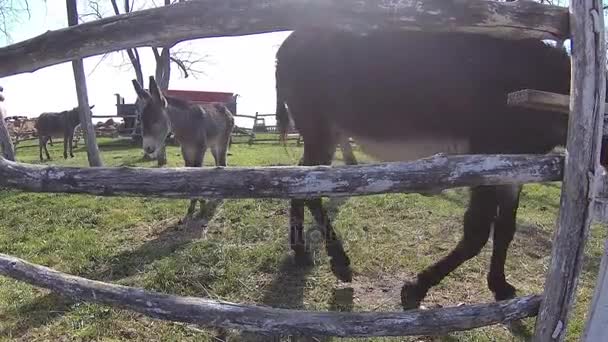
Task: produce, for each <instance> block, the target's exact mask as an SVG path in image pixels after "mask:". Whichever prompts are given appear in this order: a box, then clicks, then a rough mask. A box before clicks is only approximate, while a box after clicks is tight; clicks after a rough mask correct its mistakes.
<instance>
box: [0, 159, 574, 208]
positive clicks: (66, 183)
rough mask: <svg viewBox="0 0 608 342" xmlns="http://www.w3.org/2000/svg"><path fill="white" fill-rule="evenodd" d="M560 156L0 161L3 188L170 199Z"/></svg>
mask: <svg viewBox="0 0 608 342" xmlns="http://www.w3.org/2000/svg"><path fill="white" fill-rule="evenodd" d="M562 163H563V156H560V155H546V156H533V155H511V156H505V155H487V156H476V155H461V156H451V157H446V156H441V155H437V156H433V157H430V158H426V159H421V160H418V161H413V162H398V163H382V164H372V165H356V166H336V167H329V166H315V167H297V166H294V167H255V168H241V167H229V168H211V167H204V168H196V167H195V168H163V169H160V168H158V169H151V168H130V167H103V168H77V167H56V166H41V165H29V164H22V163H15V162H10V161H7V160H4V159H0V186H6V187H11V188H17V189H22V190H26V191H35V192H64V193H87V194H94V195H101V196H146V197H168V198H197V197H202V198H263V197H265V198H310V197H318V196H361V195H370V194H380V193H404V192H428V191H435V190H439V189H447V188H455V187H463V186H470V185H498V184H523V183H533V182H545V181H558V180H561V178H562V168H563V165H562Z"/></svg>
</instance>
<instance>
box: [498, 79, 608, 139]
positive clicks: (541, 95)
mask: <svg viewBox="0 0 608 342" xmlns="http://www.w3.org/2000/svg"><path fill="white" fill-rule="evenodd" d="M507 104H508V105H510V106H517V107H524V108H531V109H537V110H548V111H554V112H556V113H562V114H570V96H568V95H563V94H556V93H550V92H547V91H541V90H534V89H523V90H520V91H516V92H513V93H509V95H508V96H507ZM606 111H608V107H607V106H606V104H604V124H603V129H602V134H603V135H608V117H607V116H606V114H608V112H606Z"/></svg>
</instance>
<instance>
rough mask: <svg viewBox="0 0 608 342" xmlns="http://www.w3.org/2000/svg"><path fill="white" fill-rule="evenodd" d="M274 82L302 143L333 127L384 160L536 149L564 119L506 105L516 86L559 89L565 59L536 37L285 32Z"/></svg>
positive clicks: (551, 139)
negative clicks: (508, 37)
mask: <svg viewBox="0 0 608 342" xmlns="http://www.w3.org/2000/svg"><path fill="white" fill-rule="evenodd" d="M276 77H277V98H278V109H277V113H278V115H277V119H278V120H279V125H280V126H285V125H286V124H287V123H288V120H287V119H286V111H284V110H281V105H284V104H286V105H287V107H288V108H289V113H290V114H291V116H292V117H293V119H294V122H295V124H296V127H297V128H298V130H299V131H300V132H301V133H302V135H303V137H304V140H305V141H306V138H307V135H308V136H310V138H309V140H312V141H313V142H314V141H315V140H319V139H321V138H322V137H323V136H328V135H335V134H331V133H328V132H325V133H324V132H320V131H322V130H326V131H327V130H330V129H331V130H334V131H341V132H342V133H343V134H345V135H346V136H352V137H354V138H355V140H356V141H357V142H358V144H359V145H360V146H361V148H362V149H364V150H365V151H368V152H370V153H371V154H373V155H375V156H377V157H380V158H381V159H384V160H407V159H413V158H419V157H423V156H425V155H429V154H433V153H437V152H445V153H519V152H522V153H528V152H530V153H531V152H538V153H541V152H544V151H546V150H550V149H551V148H552V147H553V146H555V145H557V144H560V143H563V142H564V139H565V133H566V125H567V120H566V118H564V117H560V116H558V115H555V114H554V113H550V112H543V111H537V110H526V109H520V108H512V107H508V106H507V104H506V102H507V94H508V93H509V92H513V91H517V90H520V89H525V88H533V89H539V90H545V91H550V92H556V93H561V94H568V93H569V84H570V81H569V80H570V63H569V57H568V55H567V54H566V52H565V50H563V49H558V48H554V47H552V46H549V45H547V44H545V43H543V42H542V41H539V40H519V41H512V40H502V39H495V38H489V37H484V36H481V35H473V34H460V33H458V34H451V33H430V32H375V33H370V34H369V35H367V36H359V35H354V34H352V33H346V32H336V31H322V30H304V31H294V33H292V35H290V36H289V37H288V38H287V39H286V40H285V42H284V43H283V45H282V46H281V47H280V49H279V51H278V53H277V71H276ZM327 127H329V128H327ZM518 135H520V136H518ZM324 139H325V140H327V138H324ZM332 143H333V142H332Z"/></svg>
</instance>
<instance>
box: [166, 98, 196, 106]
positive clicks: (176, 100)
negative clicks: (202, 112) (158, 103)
mask: <svg viewBox="0 0 608 342" xmlns="http://www.w3.org/2000/svg"><path fill="white" fill-rule="evenodd" d="M165 99H167V103H168V104H170V105H171V106H174V107H179V108H181V109H188V108H190V106H192V102H190V101H186V100H182V99H180V98H177V97H173V96H167V95H165Z"/></svg>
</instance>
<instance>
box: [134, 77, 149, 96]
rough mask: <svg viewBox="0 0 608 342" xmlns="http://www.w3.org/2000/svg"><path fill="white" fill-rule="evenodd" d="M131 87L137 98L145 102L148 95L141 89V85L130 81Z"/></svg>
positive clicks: (135, 81)
mask: <svg viewBox="0 0 608 342" xmlns="http://www.w3.org/2000/svg"><path fill="white" fill-rule="evenodd" d="M131 82H133V87H134V88H135V92H136V93H137V97H139V98H140V99H142V100H146V99H149V98H150V93H148V92H147V91H146V90H145V89H144V88H142V86H141V84H139V82H137V80H132V81H131Z"/></svg>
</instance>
